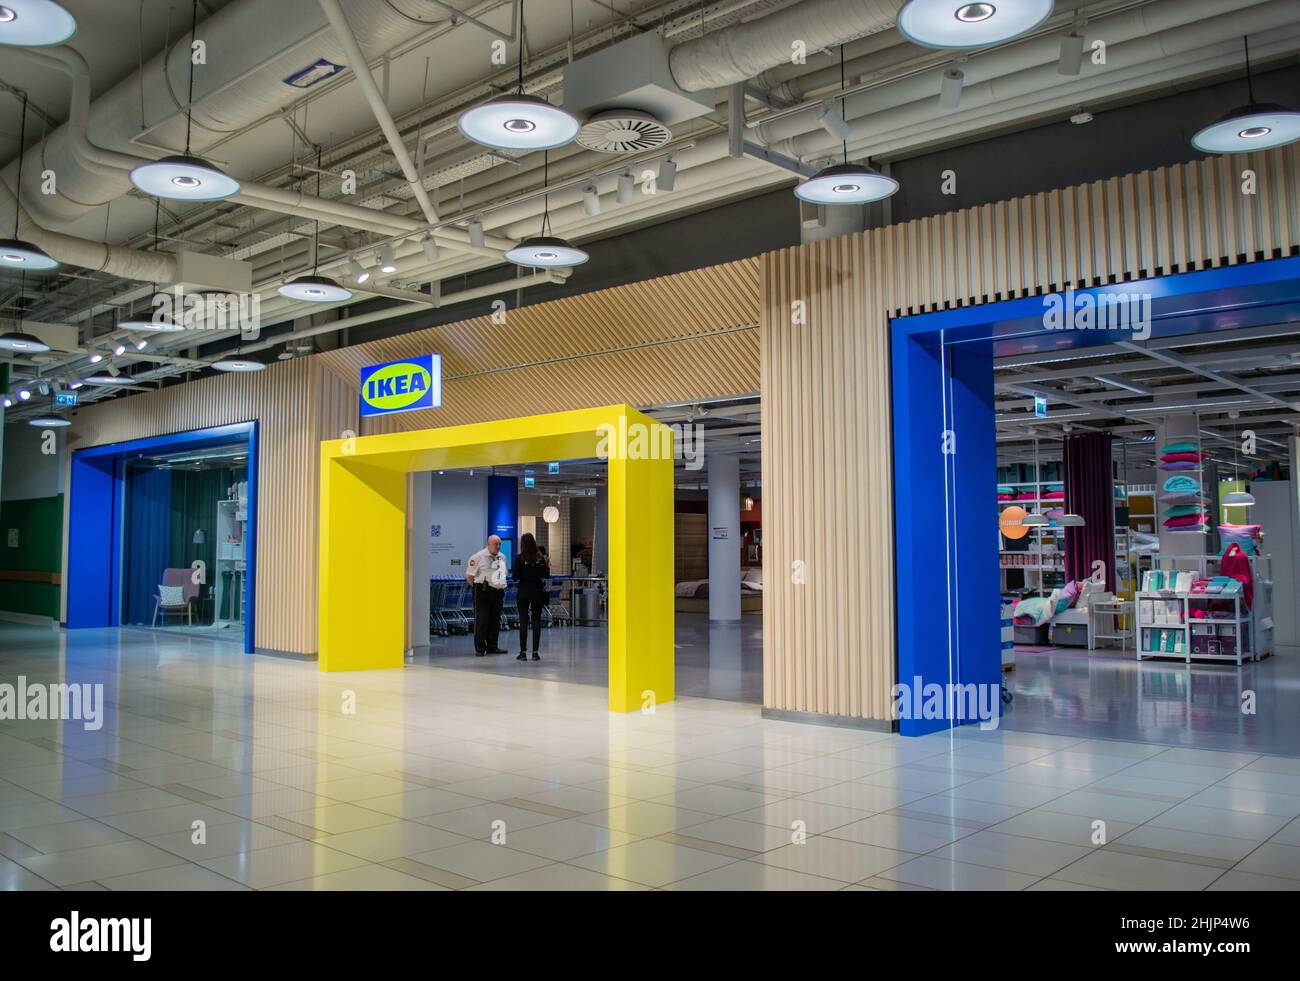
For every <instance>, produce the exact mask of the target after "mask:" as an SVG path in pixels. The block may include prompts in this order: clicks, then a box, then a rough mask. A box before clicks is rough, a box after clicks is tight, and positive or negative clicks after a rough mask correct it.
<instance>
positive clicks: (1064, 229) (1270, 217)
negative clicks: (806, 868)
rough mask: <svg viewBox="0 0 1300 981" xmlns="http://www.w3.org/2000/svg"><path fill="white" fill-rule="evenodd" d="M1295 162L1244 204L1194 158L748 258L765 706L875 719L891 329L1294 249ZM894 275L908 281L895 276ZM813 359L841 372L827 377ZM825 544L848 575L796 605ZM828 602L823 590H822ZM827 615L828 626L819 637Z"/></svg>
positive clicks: (1222, 168) (886, 673)
mask: <svg viewBox="0 0 1300 981" xmlns="http://www.w3.org/2000/svg"><path fill="white" fill-rule="evenodd" d="M1298 164H1300V152H1298V151H1297V149H1296V148H1295V147H1290V148H1286V149H1284V150H1279V151H1273V152H1271V153H1270V154H1268V156H1267V159H1266V160H1260V161H1258V162H1257V166H1258V168H1259V169H1258V174H1259V193H1258V194H1257V195H1254V196H1246V195H1242V194H1241V193H1240V187H1239V184H1240V173H1239V168H1234V167H1229V166H1226V163H1225V162H1222V161H1203V162H1192V163H1188V164H1179V165H1174V166H1171V167H1165V168H1160V169H1158V170H1156V171H1153V172H1150V173H1144V174H1135V175H1129V176H1126V177H1121V178H1114V179H1110V180H1106V181H1098V182H1095V183H1093V184H1089V185H1085V186H1081V187H1078V188H1074V189H1071V190H1070V191H1068V192H1061V193H1058V192H1050V193H1043V194H1036V195H1032V196H1027V197H1023V198H1019V199H1014V200H1011V201H1004V202H999V203H997V204H994V205H982V206H980V207H978V208H976V209H972V210H970V211H965V212H957V213H948V214H943V215H936V216H934V217H932V218H926V219H921V220H919V221H916V222H912V223H909V224H908V225H906V226H895V227H891V228H888V229H871V230H868V231H865V232H862V233H860V234H858V235H853V236H847V237H845V238H843V239H839V240H837V242H836V243H835V245H836V247H835V248H834V250H833V251H832V252H830V253H828V252H827V250H826V245H825V243H817V244H815V245H807V246H801V247H795V248H791V249H786V250H783V251H781V252H776V253H770V254H768V255H765V256H763V257H762V274H761V279H760V281H761V284H762V298H761V309H762V317H763V320H762V331H761V338H760V340H761V347H762V355H761V359H760V364H761V370H762V395H763V407H762V411H763V434H764V436H763V447H764V452H763V494H764V502H763V510H764V517H765V522H766V524H767V526H768V529H767V530H768V535H769V537H768V541H769V542H771V543H773V545H774V547H773V548H772V551H771V553H770V554H769V555H767V558H768V559H770V560H771V564H769V565H768V566H767V568H766V570H765V582H766V588H765V590H764V597H763V601H764V607H763V610H764V617H765V621H764V631H763V663H764V684H763V704H764V705H765V706H767V707H769V708H775V709H782V710H787V711H796V712H810V713H821V712H824V711H825V710H826V706H828V705H829V706H830V707H831V708H832V710H833V711H835V712H836V713H838V714H845V715H850V716H854V717H858V718H867V719H875V720H886V719H888V718H889V711H890V689H891V687H892V685H893V684H894V680H895V679H894V663H895V646H894V645H895V632H894V610H895V607H894V568H893V544H894V542H893V537H894V535H893V531H894V530H893V512H892V508H891V507H889V506H888V504H887V503H886V502H889V501H890V500H892V496H893V478H892V473H891V466H892V459H891V444H892V438H891V432H890V428H889V427H890V418H891V417H890V406H889V395H888V393H889V391H890V377H889V362H890V351H889V321H890V317H891V316H894V315H897V314H898V313H899V312H900V311H901V312H906V310H907V309H909V308H912V309H915V310H918V311H920V310H934V309H942V308H944V307H946V306H951V307H955V306H962V305H967V304H971V303H979V302H981V298H983V297H988V298H990V299H991V298H992V297H994V296H995V295H997V294H999V293H1003V294H1004V295H1025V294H1031V293H1034V292H1035V291H1046V290H1048V289H1050V287H1051V286H1052V285H1053V284H1054V283H1055V284H1056V285H1059V286H1060V287H1062V288H1064V287H1065V286H1068V285H1071V284H1072V283H1074V282H1076V281H1082V282H1084V283H1085V284H1087V285H1091V284H1092V283H1093V282H1094V281H1096V280H1100V281H1101V282H1102V283H1106V282H1108V281H1110V280H1112V279H1113V280H1115V281H1121V282H1122V281H1125V280H1132V279H1135V278H1137V277H1138V276H1139V275H1140V274H1141V273H1143V272H1145V273H1146V275H1155V273H1156V270H1157V269H1162V270H1164V271H1165V272H1169V271H1171V270H1172V269H1175V268H1176V269H1178V270H1179V271H1184V272H1185V271H1189V270H1191V269H1197V268H1205V267H1207V266H1217V265H1221V264H1222V263H1224V262H1236V261H1238V260H1237V256H1238V255H1239V254H1244V255H1245V258H1246V261H1253V260H1254V259H1255V258H1256V256H1257V255H1258V254H1262V255H1263V256H1264V257H1265V258H1268V257H1271V256H1272V255H1273V254H1274V252H1275V250H1276V251H1277V252H1278V253H1279V254H1282V255H1286V254H1289V253H1290V252H1291V251H1292V249H1293V248H1295V246H1296V244H1297V243H1298V242H1300V188H1297V181H1296V177H1297V175H1298V174H1300V170H1298V169H1297V168H1298ZM1234 170H1236V171H1237V172H1236V173H1234ZM990 235H991V236H992V238H991V239H990ZM908 265H914V267H915V268H914V269H907V268H900V267H901V266H908ZM918 286H919V288H920V289H922V291H923V292H922V294H921V295H919V296H918V295H917V292H916V289H917V287H918ZM800 298H806V299H807V300H808V311H809V322H808V324H807V325H806V326H804V327H803V328H799V329H800V330H802V331H804V335H803V336H802V337H799V338H798V339H796V340H794V341H791V337H792V332H791V330H790V329H787V328H785V327H783V326H782V325H781V324H780V323H779V322H778V319H777V318H778V316H779V314H780V313H781V310H782V309H783V308H784V307H788V304H789V302H790V301H791V300H794V299H800ZM813 339H815V341H814V340H813ZM826 358H840V359H842V360H843V365H842V370H841V371H838V372H836V373H835V375H834V376H833V378H831V379H829V380H828V379H827V377H826V376H825V375H824V374H823V373H822V369H823V367H824V365H823V361H824V359H826ZM808 359H811V360H808ZM828 396H832V397H828ZM810 444H815V445H816V446H817V447H819V448H820V449H818V450H817V451H815V452H814V451H810ZM840 453H844V454H847V458H845V459H842V460H841V459H837V458H836V455H837V454H840ZM855 503H856V507H855V506H853V505H854V504H855ZM832 529H834V532H835V533H834V534H832V531H831V530H832ZM831 538H834V540H835V542H836V546H835V548H836V549H837V550H838V554H839V555H841V556H843V562H847V564H848V565H849V566H850V568H847V569H843V570H842V573H841V574H840V575H839V576H838V578H835V579H833V580H831V581H830V582H827V580H826V579H825V575H826V573H825V570H824V569H822V568H815V567H812V566H810V570H811V577H810V580H809V586H805V587H802V589H803V590H804V592H801V591H800V589H801V587H797V586H793V585H791V584H790V583H789V582H788V579H789V576H788V568H789V566H788V563H789V560H790V559H791V558H793V557H798V556H803V555H816V556H821V557H823V558H824V560H826V561H831V562H835V561H836V559H835V558H833V556H835V555H836V551H835V550H832V551H830V552H826V553H822V552H820V551H818V550H817V543H819V542H822V541H824V540H829V539H831ZM915 561H918V562H920V561H926V559H925V558H924V557H917V558H916V559H915ZM841 564H842V563H841ZM818 576H820V577H821V578H817V577H818ZM814 583H816V584H817V587H816V589H810V587H812V585H813V584H814ZM827 589H831V590H834V591H836V592H837V595H834V596H827V595H824V593H825V591H826V590H827ZM845 611H847V615H846V614H845ZM835 617H842V618H843V619H834V618H835ZM809 618H812V620H811V622H810V620H809ZM827 618H831V619H830V622H833V623H835V624H836V625H837V627H838V628H839V629H838V630H833V631H824V630H821V629H820V625H821V624H823V623H826V622H827ZM845 658H847V659H848V660H849V663H847V664H845V663H844V659H845ZM783 668H784V669H785V670H784V672H783ZM792 678H793V679H795V681H797V682H798V683H791V679H792ZM806 679H818V680H819V681H826V682H829V683H831V684H833V685H834V686H837V688H838V689H839V690H835V689H832V690H825V689H824V688H821V687H813V686H810V685H808V684H806V683H805V681H806Z"/></svg>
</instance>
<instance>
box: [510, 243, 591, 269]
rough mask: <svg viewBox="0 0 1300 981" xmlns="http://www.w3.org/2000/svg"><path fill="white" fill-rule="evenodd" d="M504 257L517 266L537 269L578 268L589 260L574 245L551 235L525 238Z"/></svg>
mask: <svg viewBox="0 0 1300 981" xmlns="http://www.w3.org/2000/svg"><path fill="white" fill-rule="evenodd" d="M505 257H506V259H508V260H509V261H511V262H513V263H514V264H515V265H517V266H533V267H535V268H539V269H562V268H565V267H569V266H580V265H582V264H583V263H584V262H586V261H587V260H588V259H589V258H591V257H590V256H589V255H587V253H586V252H584V251H583V250H582V249H580V248H578V247H577V246H576V245H570V244H569V243H568V242H566V241H565V240H564V239H562V238H556V237H554V236H551V235H537V236H534V237H533V238H526V239H524V240H523V241H522V242H520V243H519V244H518V245H516V246H515V247H514V248H513V249H511V250H510V251H509V252H507V253H506V255H505Z"/></svg>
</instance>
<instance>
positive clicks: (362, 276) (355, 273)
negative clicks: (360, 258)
mask: <svg viewBox="0 0 1300 981" xmlns="http://www.w3.org/2000/svg"><path fill="white" fill-rule="evenodd" d="M348 272H350V273H351V274H352V278H353V279H354V280H356V282H357V285H360V284H362V283H364V282H365V281H366V280H367V279H369V278H370V270H369V269H367V268H366V267H365V266H363V265H362V264H361V263H359V262H357V259H356V256H348Z"/></svg>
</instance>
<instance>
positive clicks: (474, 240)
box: [465, 218, 485, 249]
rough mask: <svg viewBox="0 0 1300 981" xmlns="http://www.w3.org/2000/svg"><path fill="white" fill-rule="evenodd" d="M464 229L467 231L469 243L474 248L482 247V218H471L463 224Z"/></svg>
mask: <svg viewBox="0 0 1300 981" xmlns="http://www.w3.org/2000/svg"><path fill="white" fill-rule="evenodd" d="M465 230H466V231H468V232H469V244H470V245H472V246H473V247H474V248H476V249H481V248H483V243H484V241H485V239H484V237H483V219H482V218H471V219H470V222H469V224H468V225H466V226H465Z"/></svg>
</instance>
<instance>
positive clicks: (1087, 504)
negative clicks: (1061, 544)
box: [1065, 433, 1116, 590]
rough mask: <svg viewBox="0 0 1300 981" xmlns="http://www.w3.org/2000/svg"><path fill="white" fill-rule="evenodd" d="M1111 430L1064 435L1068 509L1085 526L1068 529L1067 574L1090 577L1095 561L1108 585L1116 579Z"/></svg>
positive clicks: (1112, 587)
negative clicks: (1100, 565) (1101, 566)
mask: <svg viewBox="0 0 1300 981" xmlns="http://www.w3.org/2000/svg"><path fill="white" fill-rule="evenodd" d="M1110 440H1111V437H1110V433H1084V434H1083V435H1081V436H1066V437H1065V510H1066V512H1067V513H1069V514H1077V515H1080V516H1082V518H1083V520H1084V522H1085V524H1084V526H1083V527H1082V528H1066V529H1065V577H1066V579H1067V580H1073V579H1088V578H1090V577H1091V576H1092V564H1093V563H1094V562H1096V561H1097V560H1099V559H1100V560H1101V561H1102V562H1103V563H1104V564H1105V568H1106V588H1107V589H1109V590H1114V589H1115V586H1116V579H1115V482H1114V480H1113V478H1112V477H1111V456H1110Z"/></svg>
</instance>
